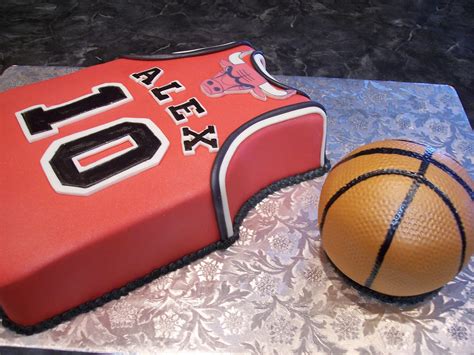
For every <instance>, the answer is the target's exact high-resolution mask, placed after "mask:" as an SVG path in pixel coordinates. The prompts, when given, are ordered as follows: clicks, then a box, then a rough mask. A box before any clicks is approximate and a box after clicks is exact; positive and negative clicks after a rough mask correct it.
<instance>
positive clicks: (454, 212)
mask: <svg viewBox="0 0 474 355" xmlns="http://www.w3.org/2000/svg"><path fill="white" fill-rule="evenodd" d="M381 175H400V176H406V177H409V178H411V179H413V180H415V181H417V182H418V183H419V184H422V185H425V186H427V187H429V188H430V189H431V190H433V191H434V192H435V193H436V194H437V195H438V196H439V197H440V198H441V200H442V201H443V202H444V204H445V205H446V206H447V207H448V209H449V210H450V212H451V214H452V215H453V217H454V219H455V221H456V224H457V227H458V231H459V235H460V239H461V258H460V262H459V267H458V272H459V271H461V269H462V266H463V264H464V259H465V257H466V233H465V230H464V225H463V223H462V220H461V217H460V216H459V213H458V211H457V210H456V207H455V206H454V205H453V203H452V202H451V200H450V199H449V197H448V196H446V194H445V193H444V192H443V191H441V190H440V189H439V188H438V187H436V186H435V185H434V184H433V183H432V182H431V181H429V180H428V179H426V178H425V177H424V176H422V175H420V174H418V173H414V172H412V171H407V170H401V169H381V170H374V171H371V172H368V173H365V174H362V175H360V176H358V177H356V178H355V179H353V180H351V181H350V182H348V183H347V184H346V185H344V186H343V187H341V188H340V189H339V190H338V191H337V192H336V193H335V194H334V195H332V196H331V198H330V199H329V201H328V202H327V203H326V206H324V210H323V213H322V215H321V222H320V231H321V238H322V237H323V228H324V223H325V221H326V216H327V214H328V211H329V209H330V208H331V206H332V205H333V204H334V202H336V200H337V199H338V198H339V197H341V196H342V195H343V194H344V193H345V192H346V191H347V190H349V189H350V188H352V187H353V186H355V185H357V184H359V183H361V182H363V181H365V180H368V179H371V178H373V177H376V176H381Z"/></svg>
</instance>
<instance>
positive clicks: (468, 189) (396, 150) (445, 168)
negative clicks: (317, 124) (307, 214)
mask: <svg viewBox="0 0 474 355" xmlns="http://www.w3.org/2000/svg"><path fill="white" fill-rule="evenodd" d="M417 144H418V143H417ZM420 146H423V147H426V148H427V149H428V148H429V146H425V145H422V144H420ZM371 154H397V155H403V156H406V157H410V158H415V159H418V160H421V161H423V155H422V154H420V153H417V152H412V151H410V150H405V149H400V148H388V147H381V148H372V149H367V150H363V151H361V152H357V153H355V154H353V155H350V156H348V157H347V158H345V159H342V160H341V161H339V162H338V163H337V164H336V165H334V167H333V169H335V168H336V167H338V166H340V165H342V164H344V163H346V162H348V161H350V160H352V159H355V158H358V157H360V156H364V155H371ZM429 163H430V164H433V165H434V166H436V167H437V168H439V169H441V170H442V171H444V172H445V173H447V174H448V175H449V176H451V177H452V178H453V179H454V180H456V182H457V183H459V184H460V185H461V186H462V188H463V189H464V190H466V192H467V193H468V194H469V196H470V197H471V200H474V192H473V190H472V188H471V187H470V186H469V184H468V183H467V182H466V181H464V179H463V178H462V177H461V176H459V175H458V174H457V173H456V172H455V171H454V170H452V169H451V168H450V167H448V166H447V165H445V164H443V163H441V162H439V161H437V160H435V159H433V157H430V158H429Z"/></svg>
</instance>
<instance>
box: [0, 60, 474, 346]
mask: <svg viewBox="0 0 474 355" xmlns="http://www.w3.org/2000/svg"><path fill="white" fill-rule="evenodd" d="M73 70H74V69H71V68H35V67H12V68H10V69H8V70H7V71H6V72H5V73H4V74H3V76H2V79H1V81H0V89H6V88H8V87H12V86H16V85H21V84H25V83H28V82H30V81H36V80H40V79H46V78H48V77H52V76H55V75H62V74H65V73H68V72H71V71H73ZM281 79H282V80H283V81H285V82H287V83H288V84H290V85H292V86H296V87H298V88H300V89H302V90H303V91H306V92H307V93H309V94H310V95H311V96H312V97H313V98H314V99H316V100H317V101H319V102H321V103H322V104H323V105H324V106H325V107H326V109H327V111H328V115H329V125H328V141H327V153H328V157H329V158H330V159H331V160H332V162H333V163H335V162H337V161H338V159H340V158H341V157H342V156H343V155H344V154H346V153H347V152H349V151H350V150H352V149H355V148H356V147H358V146H360V145H362V144H365V143H367V142H371V141H375V140H379V139H384V138H407V139H413V140H417V141H421V142H424V143H427V144H430V145H432V146H435V147H437V148H439V149H442V150H445V151H447V152H449V153H450V154H452V155H453V156H454V157H455V158H456V159H457V160H458V161H460V162H461V163H462V164H463V165H464V166H465V167H466V168H467V169H468V171H469V172H470V174H471V175H473V173H474V165H473V164H474V161H473V159H474V157H473V142H474V133H473V132H472V130H470V129H469V124H468V121H467V118H466V116H465V114H464V112H463V109H462V106H461V103H460V102H459V99H458V97H457V95H456V92H455V91H454V90H453V89H452V88H451V87H448V86H444V85H427V84H408V83H394V82H374V81H362V80H342V79H324V78H304V77H281ZM323 182H324V177H323V178H318V179H315V180H311V181H306V182H303V183H301V184H299V185H297V186H292V187H288V188H284V189H283V190H281V191H278V192H276V193H274V194H272V195H270V196H269V197H267V198H266V199H265V200H263V201H262V202H261V203H259V204H258V205H257V206H256V208H254V209H253V210H252V211H251V212H250V213H249V215H248V216H247V218H246V219H245V221H244V222H243V225H242V227H241V228H240V235H241V239H240V240H238V241H237V242H236V243H235V244H234V245H233V246H231V247H230V248H229V249H227V250H225V251H217V252H215V253H213V254H211V255H209V256H208V257H206V258H204V259H202V260H200V261H197V262H195V263H193V264H192V265H189V266H188V267H185V268H183V269H180V270H177V271H175V272H173V273H171V274H168V275H165V276H163V277H161V278H160V279H158V280H155V281H154V282H152V283H150V284H148V285H146V286H144V287H142V288H140V289H138V290H136V291H134V292H132V293H131V294H130V295H128V296H126V297H123V298H122V299H120V300H117V301H112V302H110V303H108V304H106V305H104V306H103V307H100V308H98V309H96V310H94V311H92V312H89V313H87V314H83V315H81V316H78V317H76V318H74V319H72V320H71V321H68V322H65V323H63V324H61V325H59V326H57V327H55V328H53V329H51V330H49V331H46V332H43V333H40V334H36V335H33V336H28V337H26V336H21V335H17V334H15V333H12V332H11V331H9V330H6V329H4V328H2V327H1V326H0V345H14V346H27V347H31V346H34V347H47V348H58V349H77V350H82V351H84V350H89V351H100V352H105V351H119V352H120V351H124V352H125V351H126V352H139V353H142V352H147V353H148V352H149V353H154V352H156V351H157V350H158V349H159V350H162V351H168V352H173V351H201V352H208V351H218V352H239V353H242V352H244V353H274V354H288V353H291V352H297V353H315V352H324V353H335V354H343V353H361V354H397V353H415V354H425V353H439V354H441V353H442V354H449V353H451V354H466V353H472V344H473V334H472V333H473V324H474V286H473V284H472V281H473V280H474V263H473V262H471V263H470V264H469V265H468V266H467V267H466V268H465V269H464V270H463V271H462V272H461V273H460V274H459V275H458V277H457V278H456V279H455V280H453V281H451V282H449V283H448V284H447V285H446V286H445V287H444V288H443V289H442V290H441V291H440V292H439V293H438V294H436V295H435V296H434V297H433V298H431V299H429V300H427V301H425V302H423V303H421V304H417V305H412V306H397V305H394V304H386V303H382V302H380V301H378V300H376V299H373V298H371V297H369V296H367V295H362V294H359V292H358V291H357V290H355V289H354V288H352V287H351V286H350V285H348V284H347V283H346V282H345V281H344V280H342V279H341V277H340V276H339V275H338V274H337V273H336V272H335V271H334V269H333V267H332V266H331V265H330V264H329V262H328V260H327V258H326V257H325V255H324V253H323V252H322V249H321V244H320V240H319V232H318V229H317V228H316V225H317V204H318V199H319V193H320V190H321V187H322V184H323Z"/></svg>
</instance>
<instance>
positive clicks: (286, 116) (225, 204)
mask: <svg viewBox="0 0 474 355" xmlns="http://www.w3.org/2000/svg"><path fill="white" fill-rule="evenodd" d="M313 113H315V114H319V115H321V117H322V118H323V126H324V129H323V139H322V142H321V156H320V162H321V164H324V148H325V146H326V120H327V118H326V114H325V113H324V111H323V110H322V109H320V108H319V107H306V108H302V109H299V110H295V111H290V112H287V113H283V114H281V115H277V116H273V117H269V118H267V119H265V120H262V121H260V122H257V123H255V124H254V125H252V126H250V127H248V128H247V129H245V130H244V131H243V132H242V133H240V135H239V136H238V137H237V138H235V139H234V140H233V141H232V143H231V145H230V146H229V148H228V149H227V151H226V153H225V156H224V158H223V159H222V164H221V167H220V171H219V188H220V192H221V200H222V209H223V213H224V220H225V224H226V229H227V235H228V236H231V235H232V234H233V228H232V218H231V216H230V210H229V201H228V199H227V187H226V177H227V169H228V167H229V164H230V162H231V160H232V157H233V156H234V153H235V152H236V150H237V149H238V148H239V146H240V145H241V144H242V143H243V142H244V141H245V140H246V139H247V138H248V137H250V136H251V135H252V134H254V133H256V132H258V131H260V130H261V129H264V128H266V127H268V126H271V125H274V124H278V123H280V122H284V121H288V120H292V119H295V118H298V117H301V116H305V115H309V114H313Z"/></svg>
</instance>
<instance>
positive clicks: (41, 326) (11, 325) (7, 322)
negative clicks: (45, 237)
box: [0, 159, 331, 335]
mask: <svg viewBox="0 0 474 355" xmlns="http://www.w3.org/2000/svg"><path fill="white" fill-rule="evenodd" d="M330 167H331V166H330V162H329V161H328V160H327V159H326V162H325V164H324V166H322V167H320V168H317V169H314V170H310V171H307V172H305V173H302V174H296V175H293V176H289V177H286V178H283V179H281V180H278V181H276V182H274V183H272V184H270V185H268V186H267V187H265V188H263V189H262V190H260V191H258V192H257V193H256V194H255V195H253V196H252V197H250V198H249V199H248V200H247V202H245V203H244V204H243V205H242V206H241V207H240V209H239V212H238V213H237V215H236V217H235V219H234V235H233V236H231V237H229V238H226V239H224V240H219V241H217V242H215V243H213V244H210V245H208V246H206V247H204V248H202V249H200V250H198V251H196V252H194V253H191V254H188V255H186V256H184V257H183V258H181V259H179V260H176V261H175V262H172V263H170V264H168V265H165V266H163V267H160V268H158V269H155V270H153V271H151V272H150V273H149V274H147V275H145V276H143V277H141V278H139V279H137V280H134V281H131V282H129V283H127V284H126V285H124V286H122V287H120V288H117V289H115V290H112V291H110V292H108V293H106V294H104V295H102V296H100V297H98V298H96V299H94V300H92V301H88V302H86V303H83V304H81V305H79V306H77V307H74V308H72V309H70V310H68V311H66V312H63V313H61V314H58V315H56V316H54V317H52V318H50V319H47V320H45V321H42V322H40V323H37V324H34V325H29V326H24V325H20V324H17V323H15V322H14V321H12V320H11V319H9V318H8V316H7V315H6V314H5V312H4V311H3V310H2V309H1V308H0V318H2V325H3V326H4V327H5V328H8V329H10V330H13V331H14V332H17V333H19V334H24V335H32V334H35V333H39V332H42V331H45V330H47V329H50V328H53V327H55V326H56V325H58V324H60V323H62V322H65V321H68V320H70V319H72V318H73V317H76V316H78V315H80V314H82V313H86V312H88V311H90V310H93V309H95V308H97V307H100V306H102V305H104V304H106V303H107V302H109V301H112V300H117V299H119V298H120V297H122V296H125V295H127V294H129V293H130V292H131V291H133V290H136V289H137V288H139V287H142V286H144V285H146V284H148V283H150V282H151V281H153V280H155V279H157V278H158V277H160V276H162V275H165V274H167V273H169V272H171V271H175V270H177V269H180V268H182V267H184V266H186V265H189V264H190V263H192V262H194V261H196V260H198V259H201V258H203V257H204V256H206V255H208V254H210V253H212V252H213V251H216V250H219V249H226V248H228V247H229V246H231V245H232V244H234V242H235V241H236V240H237V239H239V228H240V226H241V224H242V222H243V220H244V219H245V217H246V216H247V214H248V213H249V212H250V210H251V209H252V208H254V207H255V206H256V205H257V204H258V203H259V202H260V201H262V200H263V199H264V198H265V197H267V196H268V195H271V194H272V193H274V192H277V191H279V190H281V189H283V188H285V187H288V186H292V185H295V184H299V183H301V182H303V181H307V180H311V179H314V178H317V177H320V176H323V175H324V174H326V173H327V172H328V171H329V169H330Z"/></svg>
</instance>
